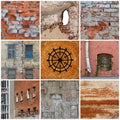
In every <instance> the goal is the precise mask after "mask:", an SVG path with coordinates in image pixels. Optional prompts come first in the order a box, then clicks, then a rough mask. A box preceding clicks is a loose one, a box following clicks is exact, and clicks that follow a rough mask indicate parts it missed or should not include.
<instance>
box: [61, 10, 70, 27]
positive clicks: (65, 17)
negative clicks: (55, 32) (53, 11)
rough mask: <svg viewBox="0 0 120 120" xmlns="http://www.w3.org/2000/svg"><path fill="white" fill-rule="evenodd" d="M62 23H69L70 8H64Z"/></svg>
mask: <svg viewBox="0 0 120 120" xmlns="http://www.w3.org/2000/svg"><path fill="white" fill-rule="evenodd" d="M62 23H63V25H67V24H68V23H69V14H68V10H64V11H63V14H62Z"/></svg>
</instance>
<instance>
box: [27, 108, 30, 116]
mask: <svg viewBox="0 0 120 120" xmlns="http://www.w3.org/2000/svg"><path fill="white" fill-rule="evenodd" d="M27 116H28V117H29V116H30V108H28V110H27Z"/></svg>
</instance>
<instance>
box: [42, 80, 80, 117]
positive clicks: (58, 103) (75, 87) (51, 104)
mask: <svg viewBox="0 0 120 120" xmlns="http://www.w3.org/2000/svg"><path fill="white" fill-rule="evenodd" d="M41 97H42V98H41V102H42V104H41V105H42V106H41V117H42V118H44V119H47V118H49V119H65V118H66V119H70V118H73V119H75V118H78V117H79V104H78V103H79V82H77V81H76V82H75V81H71V82H70V81H67V82H66V81H44V82H43V81H42V83H41Z"/></svg>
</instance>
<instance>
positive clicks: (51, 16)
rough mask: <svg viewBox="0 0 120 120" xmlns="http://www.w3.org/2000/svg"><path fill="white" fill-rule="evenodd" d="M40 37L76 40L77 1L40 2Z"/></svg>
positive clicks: (77, 32)
mask: <svg viewBox="0 0 120 120" xmlns="http://www.w3.org/2000/svg"><path fill="white" fill-rule="evenodd" d="M41 26H42V27H41V37H42V40H44V39H60V40H61V39H66V40H78V38H79V1H41Z"/></svg>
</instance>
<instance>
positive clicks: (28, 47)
mask: <svg viewBox="0 0 120 120" xmlns="http://www.w3.org/2000/svg"><path fill="white" fill-rule="evenodd" d="M25 58H33V45H26V46H25Z"/></svg>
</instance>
